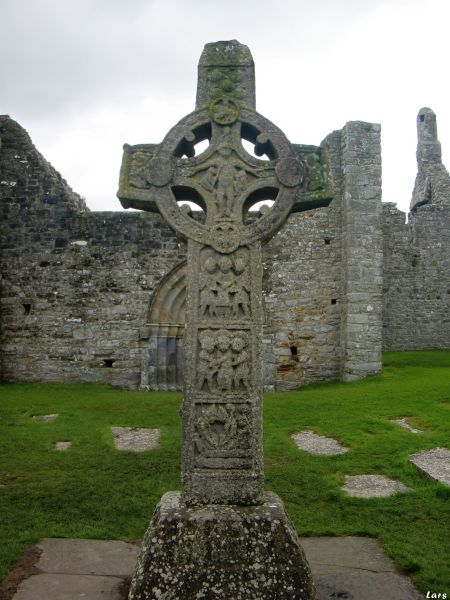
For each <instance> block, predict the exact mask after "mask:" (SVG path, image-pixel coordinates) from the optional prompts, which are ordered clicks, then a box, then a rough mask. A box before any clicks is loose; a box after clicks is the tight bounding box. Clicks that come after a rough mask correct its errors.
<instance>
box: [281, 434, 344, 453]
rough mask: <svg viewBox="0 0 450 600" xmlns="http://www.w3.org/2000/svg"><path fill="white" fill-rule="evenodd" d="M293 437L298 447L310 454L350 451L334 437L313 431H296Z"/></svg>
mask: <svg viewBox="0 0 450 600" xmlns="http://www.w3.org/2000/svg"><path fill="white" fill-rule="evenodd" d="M291 437H292V439H293V440H294V443H295V445H296V446H297V448H299V449H300V450H304V451H305V452H308V453H309V454H315V455H317V456H334V455H338V454H345V453H346V452H348V448H345V447H344V446H341V445H340V444H339V442H338V441H337V440H335V439H334V438H331V437H326V436H324V435H317V434H316V433H314V432H313V431H300V432H299V433H294V434H293V435H292V436H291Z"/></svg>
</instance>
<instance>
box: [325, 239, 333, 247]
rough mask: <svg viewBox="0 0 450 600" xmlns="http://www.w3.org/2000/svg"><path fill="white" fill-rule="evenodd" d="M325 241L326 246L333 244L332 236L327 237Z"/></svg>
mask: <svg viewBox="0 0 450 600" xmlns="http://www.w3.org/2000/svg"><path fill="white" fill-rule="evenodd" d="M324 242H325V246H329V245H330V244H331V240H330V238H325V239H324Z"/></svg>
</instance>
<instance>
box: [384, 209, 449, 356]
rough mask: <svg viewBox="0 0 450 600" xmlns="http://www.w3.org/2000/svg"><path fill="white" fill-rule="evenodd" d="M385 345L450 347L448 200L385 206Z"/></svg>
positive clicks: (421, 347) (399, 348)
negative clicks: (410, 208)
mask: <svg viewBox="0 0 450 600" xmlns="http://www.w3.org/2000/svg"><path fill="white" fill-rule="evenodd" d="M383 209H384V210H383V212H384V219H383V239H384V284H383V288H384V289H383V349H384V350H419V349H432V348H449V347H450V205H449V206H445V205H432V204H430V205H424V206H420V207H418V208H417V209H416V210H415V211H414V212H412V213H410V215H409V221H408V223H406V219H405V213H403V212H401V211H399V210H398V209H397V208H396V206H395V204H391V203H386V204H384V205H383Z"/></svg>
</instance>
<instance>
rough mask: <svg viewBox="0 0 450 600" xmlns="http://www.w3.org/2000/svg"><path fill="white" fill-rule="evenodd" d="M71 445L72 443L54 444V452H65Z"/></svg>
mask: <svg viewBox="0 0 450 600" xmlns="http://www.w3.org/2000/svg"><path fill="white" fill-rule="evenodd" d="M71 445H72V442H56V444H55V450H58V451H59V452H64V451H65V450H68V449H69V448H70V446H71Z"/></svg>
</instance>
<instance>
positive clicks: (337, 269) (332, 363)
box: [263, 131, 342, 390]
mask: <svg viewBox="0 0 450 600" xmlns="http://www.w3.org/2000/svg"><path fill="white" fill-rule="evenodd" d="M324 144H326V146H327V149H328V152H329V156H330V163H331V169H332V174H333V182H334V188H335V189H334V191H335V197H334V199H333V200H332V202H331V204H330V205H329V206H328V207H326V208H320V209H317V210H314V211H308V212H302V213H294V214H291V215H290V217H289V219H288V220H287V222H286V223H285V224H284V226H283V228H282V229H281V230H280V231H279V232H278V234H277V235H276V236H274V237H273V238H272V240H271V241H270V242H269V243H268V244H267V246H265V247H264V253H263V258H264V277H263V291H264V303H265V309H266V326H265V329H264V360H263V363H264V369H265V383H266V387H267V388H268V389H278V390H286V389H291V388H296V387H298V386H299V385H304V384H307V383H311V382H314V381H322V380H324V379H330V380H331V379H339V378H340V374H341V349H340V327H341V313H342V214H341V211H342V176H341V163H340V160H341V133H340V132H339V131H336V132H334V133H333V134H331V135H330V136H328V138H327V139H326V140H325V141H324Z"/></svg>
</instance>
